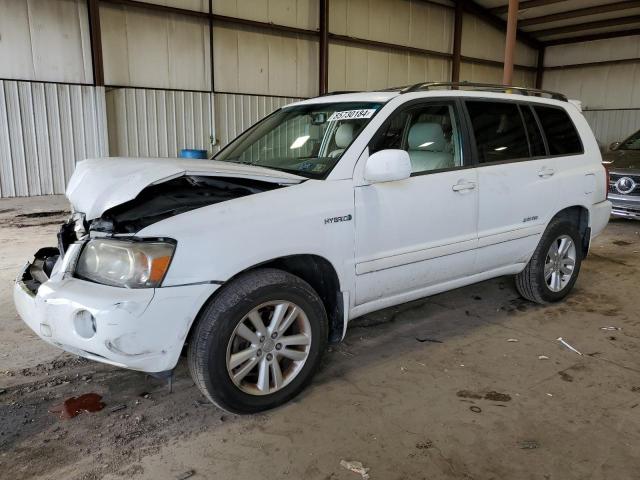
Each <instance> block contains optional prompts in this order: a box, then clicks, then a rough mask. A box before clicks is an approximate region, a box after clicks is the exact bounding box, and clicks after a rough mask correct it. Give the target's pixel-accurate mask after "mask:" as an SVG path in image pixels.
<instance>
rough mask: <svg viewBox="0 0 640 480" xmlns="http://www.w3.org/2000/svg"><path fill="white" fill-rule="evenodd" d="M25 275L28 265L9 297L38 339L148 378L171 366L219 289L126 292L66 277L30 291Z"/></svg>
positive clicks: (197, 287) (193, 287)
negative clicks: (214, 293) (202, 311)
mask: <svg viewBox="0 0 640 480" xmlns="http://www.w3.org/2000/svg"><path fill="white" fill-rule="evenodd" d="M59 262H61V263H62V262H63V260H59ZM29 270H30V264H27V266H25V268H24V269H23V271H22V272H21V274H20V275H19V276H18V278H17V280H16V283H15V286H14V292H13V297H14V302H15V305H16V309H17V310H18V313H19V315H20V317H21V318H22V319H23V320H24V322H25V323H26V324H27V325H28V326H29V327H30V328H31V329H32V330H33V331H34V332H35V333H36V334H37V335H38V336H40V338H42V339H43V340H45V341H47V342H48V343H50V344H52V345H55V346H57V347H59V348H62V349H63V350H66V351H68V352H71V353H73V354H76V355H79V356H81V357H85V358H89V359H92V360H96V361H99V362H103V363H108V364H111V365H116V366H118V367H124V368H130V369H133V370H140V371H143V372H149V373H155V372H163V371H166V370H171V369H173V368H174V367H175V365H176V363H177V362H178V358H179V356H180V352H181V351H182V347H183V345H184V342H185V339H186V337H187V334H188V332H189V329H190V327H191V324H192V323H193V320H194V319H195V318H196V316H197V314H198V312H199V310H200V308H201V307H202V305H203V304H204V302H206V300H207V299H208V298H209V297H210V296H211V294H213V292H214V291H215V290H216V289H217V288H218V287H219V286H218V285H214V284H200V285H187V286H178V287H165V288H156V289H127V288H118V287H111V286H108V285H100V284H97V283H92V282H88V281H85V280H80V279H77V278H73V276H71V275H68V274H67V275H62V276H60V275H58V276H57V278H54V277H56V276H55V275H52V277H51V279H49V280H47V281H45V282H43V283H41V284H40V285H39V286H38V287H37V291H34V288H33V285H32V284H30V283H29V282H30V279H31V274H30V272H29ZM86 312H89V313H90V315H88V314H87V313H86Z"/></svg>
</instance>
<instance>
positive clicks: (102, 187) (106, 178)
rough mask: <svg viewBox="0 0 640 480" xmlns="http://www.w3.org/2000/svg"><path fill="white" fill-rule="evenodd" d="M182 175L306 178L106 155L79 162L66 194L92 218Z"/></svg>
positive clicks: (206, 163)
mask: <svg viewBox="0 0 640 480" xmlns="http://www.w3.org/2000/svg"><path fill="white" fill-rule="evenodd" d="M182 175H198V176H205V177H227V178H245V179H251V180H260V181H264V182H270V183H276V184H280V185H292V184H296V183H300V182H301V181H303V180H305V177H300V176H298V175H293V174H290V173H285V172H280V171H278V170H272V169H269V168H263V167H256V166H253V165H241V164H237V163H229V162H219V161H215V160H186V159H181V158H176V159H174V158H126V157H107V158H96V159H89V160H84V161H82V162H79V163H78V164H77V165H76V169H75V171H74V172H73V175H72V176H71V179H70V180H69V185H68V186H67V191H66V195H67V198H68V199H69V201H70V202H71V205H73V208H74V210H75V211H76V212H82V213H84V214H85V215H86V219H87V220H92V219H94V218H98V217H99V216H100V215H102V213H103V212H105V211H106V210H108V209H110V208H112V207H115V206H116V205H120V204H122V203H124V202H128V201H129V200H132V199H134V198H135V197H136V196H137V195H138V194H139V193H140V192H141V191H142V190H143V189H144V188H145V187H147V186H149V185H154V184H158V183H162V182H166V181H167V180H171V179H173V178H176V177H180V176H182Z"/></svg>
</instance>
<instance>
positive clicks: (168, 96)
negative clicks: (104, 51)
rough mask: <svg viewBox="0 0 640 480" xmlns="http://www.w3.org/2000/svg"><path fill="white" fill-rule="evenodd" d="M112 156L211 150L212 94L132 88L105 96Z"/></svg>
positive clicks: (173, 153)
mask: <svg viewBox="0 0 640 480" xmlns="http://www.w3.org/2000/svg"><path fill="white" fill-rule="evenodd" d="M106 102H107V118H108V122H109V150H110V152H111V155H112V156H124V157H177V156H178V154H179V152H180V150H181V149H183V148H197V149H202V150H209V151H210V150H211V139H212V136H213V94H211V93H201V92H180V91H167V90H148V89H134V88H116V89H109V90H107V93H106Z"/></svg>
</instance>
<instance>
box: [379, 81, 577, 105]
mask: <svg viewBox="0 0 640 480" xmlns="http://www.w3.org/2000/svg"><path fill="white" fill-rule="evenodd" d="M437 88H450V89H458V88H461V89H462V88H465V89H473V90H477V91H485V92H503V93H519V94H520V95H532V96H536V97H541V96H548V97H549V98H552V99H554V100H561V101H563V102H567V101H568V100H567V97H566V96H564V95H563V94H562V93H558V92H551V91H549V90H539V89H537V88H526V87H512V86H508V85H499V84H492V83H475V82H426V83H416V84H415V85H409V86H407V87H400V88H398V89H396V91H399V92H400V93H401V94H402V93H410V92H419V91H423V90H431V89H437ZM389 90H392V89H389Z"/></svg>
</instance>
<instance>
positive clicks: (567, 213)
mask: <svg viewBox="0 0 640 480" xmlns="http://www.w3.org/2000/svg"><path fill="white" fill-rule="evenodd" d="M556 218H560V219H564V220H568V221H570V222H572V223H574V224H575V225H576V226H577V227H578V232H580V238H581V239H582V245H581V247H582V258H584V257H586V256H587V253H589V244H590V242H591V228H590V226H589V225H590V219H589V209H588V208H586V207H585V206H584V205H573V206H570V207H566V208H563V209H562V210H560V211H559V212H558V213H556V214H555V215H554V216H553V217H552V218H551V219H550V220H549V224H550V223H551V222H552V221H553V220H555V219H556ZM549 224H547V225H549Z"/></svg>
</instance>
